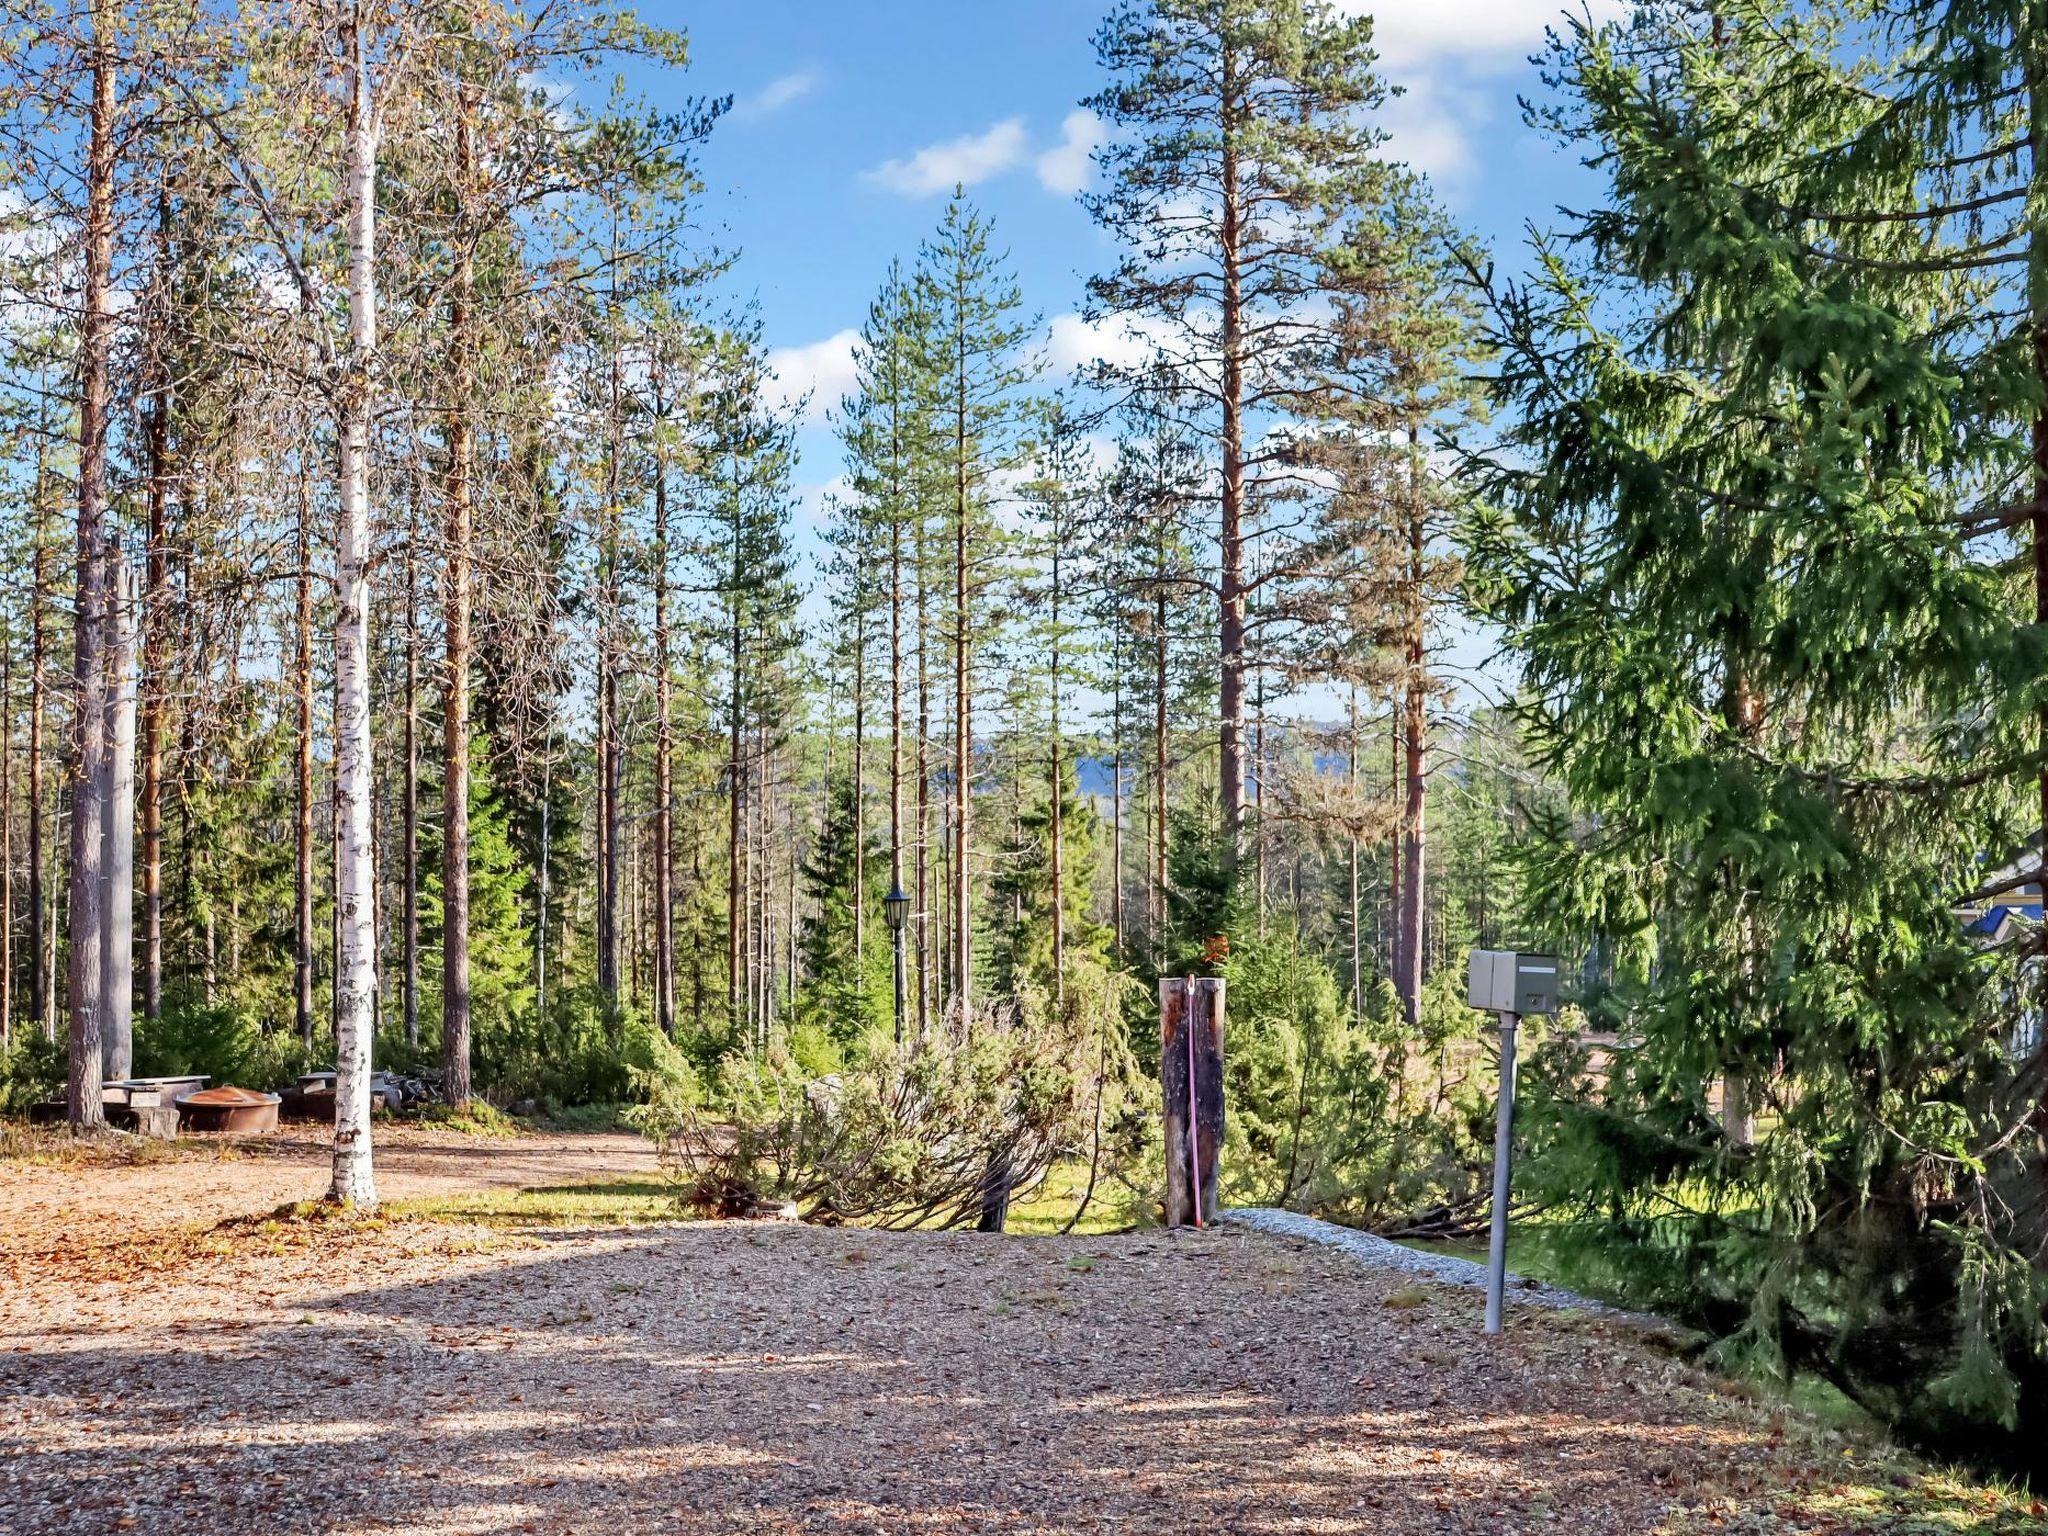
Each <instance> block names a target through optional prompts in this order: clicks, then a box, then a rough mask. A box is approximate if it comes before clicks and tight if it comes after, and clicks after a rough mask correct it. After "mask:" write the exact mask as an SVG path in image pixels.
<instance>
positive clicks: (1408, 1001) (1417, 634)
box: [1400, 425, 1429, 1030]
mask: <svg viewBox="0 0 2048 1536" xmlns="http://www.w3.org/2000/svg"><path fill="white" fill-rule="evenodd" d="M1417 437H1418V433H1417V430H1416V428H1415V427H1414V426H1413V425H1411V426H1410V427H1409V429H1408V453H1409V506H1408V614H1407V626H1406V627H1407V634H1406V637H1405V644H1404V650H1405V659H1406V662H1407V666H1406V669H1405V671H1406V676H1405V677H1404V679H1403V682H1402V690H1403V700H1402V702H1403V719H1404V728H1403V730H1402V733H1401V734H1402V746H1403V765H1402V766H1403V791H1404V793H1403V795H1402V806H1401V862H1402V865H1403V870H1402V873H1403V876H1404V884H1403V885H1402V887H1401V950H1400V954H1401V981H1400V987H1401V1002H1402V1005H1403V1007H1404V1008H1405V1009H1406V1015H1407V1021H1408V1027H1409V1029H1410V1030H1414V1029H1416V1028H1417V1027H1419V1025H1420V1023H1421V1019H1422V971H1423V953H1422V907H1423V902H1424V900H1425V898H1426V896H1427V893H1428V879H1427V873H1428V864H1427V862H1426V860H1427V854H1426V848H1425V838H1426V836H1427V829H1426V825H1425V818H1426V811H1427V805H1426V796H1427V794H1428V772H1429V756H1428V754H1429V716H1428V710H1429V669H1428V661H1427V657H1426V654H1425V649H1424V647H1425V644H1426V630H1425V623H1426V618H1427V615H1426V613H1425V610H1424V604H1425V594H1424V593H1423V590H1422V583H1423V533H1424V528H1423V521H1424V506H1423V496H1424V494H1425V492H1424V486H1423V481H1422V474H1423V468H1422V455H1421V449H1420V446H1419V444H1418V441H1417Z"/></svg>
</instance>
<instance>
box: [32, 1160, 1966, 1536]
mask: <svg viewBox="0 0 2048 1536" xmlns="http://www.w3.org/2000/svg"><path fill="white" fill-rule="evenodd" d="M472 1154H474V1155H472ZM294 1156H295V1154H291V1153H287V1154H286V1155H284V1156H283V1157H266V1158H264V1159H261V1160H246V1161H227V1162H217V1163H201V1164H189V1163H172V1164H164V1165H158V1166H154V1167H148V1168H134V1169H122V1170H107V1169H91V1168H43V1169H20V1168H14V1169H9V1170H7V1171H6V1173H5V1176H4V1177H0V1241H4V1242H6V1243H7V1244H8V1245H9V1258H8V1261H7V1264H6V1266H5V1268H6V1270H7V1279H8V1284H7V1285H6V1286H5V1288H4V1292H0V1531H5V1532H9V1533H13V1532H21V1533H31V1532H32V1533H38V1536H57V1533H64V1532H95V1533H97V1532H111V1531H128V1530H139V1531H157V1532H167V1533H168V1532H176V1533H185V1532H194V1533H197V1532H237V1533H241V1532H246V1533H251V1536H258V1533H260V1536H273V1533H284V1532H297V1531H318V1532H327V1531H365V1532H370V1531H375V1532H386V1531H405V1532H436V1533H443V1532H445V1533H454V1532H466V1533H493V1536H496V1533H514V1532H527V1531H534V1532H557V1533H566V1532H584V1533H593V1536H595V1533H603V1536H629V1533H637V1532H661V1531H675V1532H692V1533H696V1532H703V1533H712V1532H716V1533H741V1532H794V1531H805V1532H827V1531H829V1532H847V1533H853V1532H864V1533H865V1532H872V1533H890V1536H912V1533H933V1536H951V1533H965V1532H1014V1531H1037V1532H1095V1531H1102V1532H1109V1531H1115V1532H1161V1533H1164V1532H1169V1531H1171V1532H1186V1531H1199V1532H1205V1533H1240V1532H1241V1533H1276V1536H1277V1533H1303V1536H1309V1533H1330V1532H1359V1533H1366V1532H1373V1533H1405V1532H1424V1531H1427V1532H1445V1533H1451V1532H1472V1533H1480V1532H1484V1533H1487V1536H1516V1533H1522V1536H1533V1533H1538V1532H1567V1531H1568V1532H1570V1533H1572V1536H1608V1533H1612V1536H1643V1533H1650V1532H1695V1531H1697V1532H1705V1531H1710V1530H1746V1531H1794V1530H1800V1531H1823V1530H1828V1531H1843V1532H1848V1531H1862V1530H1871V1529H1878V1528H1880V1527H1879V1526H1878V1525H1877V1524H1876V1523H1874V1517H1873V1516H1872V1515H1871V1514H1870V1512H1869V1510H1868V1509H1867V1508H1864V1507H1863V1506H1856V1505H1854V1504H1853V1501H1852V1502H1851V1503H1845V1502H1843V1499H1844V1496H1845V1495H1847V1494H1848V1493H1849V1492H1850V1490H1849V1489H1848V1488H1847V1486H1846V1485H1841V1480H1842V1478H1843V1476H1844V1466H1845V1464H1846V1463H1848V1462H1849V1461H1850V1460H1851V1459H1852V1458H1853V1457H1857V1456H1861V1455H1863V1454H1864V1452H1862V1451H1860V1450H1856V1449H1855V1448H1853V1447H1848V1446H1844V1445H1842V1444H1840V1443H1836V1442H1834V1441H1832V1440H1830V1439H1829V1438H1827V1437H1825V1436H1817V1435H1816V1433H1815V1432H1814V1431H1812V1430H1810V1429H1809V1428H1808V1427H1806V1426H1805V1425H1803V1424H1802V1423H1800V1422H1799V1421H1796V1420H1794V1421H1790V1422H1789V1423H1788V1421H1787V1420H1786V1418H1785V1417H1784V1416H1783V1415H1781V1414H1776V1413H1773V1412H1772V1411H1770V1410H1768V1409H1767V1408H1764V1407H1761V1406H1758V1405H1755V1404H1752V1403H1750V1402H1748V1401H1745V1400H1742V1399H1741V1398H1739V1397H1736V1396H1731V1395H1730V1394H1729V1393H1728V1392H1727V1391H1726V1390H1725V1389H1723V1390H1720V1391H1717V1390H1716V1387H1715V1384H1714V1383H1713V1382H1711V1381H1710V1380H1708V1379H1707V1378H1705V1377H1702V1376H1700V1375H1698V1374H1697V1373H1695V1372H1693V1371H1691V1370H1690V1369H1688V1368H1685V1367H1682V1366H1679V1365H1677V1364H1675V1363H1673V1362H1672V1361H1670V1360H1668V1359H1666V1358H1663V1357H1661V1356H1659V1355H1657V1354H1656V1353H1655V1352H1654V1351H1652V1350H1651V1349H1649V1348H1648V1347H1646V1346H1645V1345H1644V1344H1643V1343H1642V1342H1641V1341H1640V1340H1639V1339H1638V1338H1637V1337H1636V1336H1635V1335H1634V1334H1633V1333H1631V1332H1630V1331H1629V1330H1627V1329H1626V1328H1625V1327H1623V1326H1621V1325H1617V1324H1615V1323H1612V1322H1609V1321H1600V1320H1593V1319H1588V1318H1579V1317H1574V1316H1572V1315H1570V1314H1565V1315H1558V1314H1546V1315H1543V1316H1541V1317H1540V1318H1533V1317H1525V1318H1521V1319H1518V1320H1517V1322H1516V1324H1515V1325H1514V1326H1513V1327H1512V1328H1511V1329H1510V1330H1509V1332H1508V1334H1507V1335H1506V1336H1505V1337H1504V1338H1503V1339H1501V1340H1498V1341H1493V1342H1490V1343H1489V1342H1486V1341H1482V1340H1481V1339H1480V1338H1479V1337H1478V1315H1479V1314H1478V1303H1477V1301H1476V1299H1475V1298H1473V1297H1471V1296H1470V1295H1469V1294H1467V1293H1461V1292H1456V1291H1451V1290H1440V1289H1429V1288H1423V1287H1419V1286H1417V1285H1416V1284H1415V1282H1414V1280H1413V1278H1412V1277H1410V1276H1405V1275H1400V1274H1390V1273H1378V1272H1375V1271H1373V1270H1370V1269H1364V1268H1361V1267H1359V1266H1358V1265H1357V1264H1356V1263H1355V1262H1353V1261H1351V1260H1349V1259H1347V1258H1346V1257H1345V1256H1343V1255H1342V1254H1338V1253H1333V1252H1331V1251H1330V1250H1328V1249H1324V1248H1315V1247H1310V1246H1307V1245H1303V1244H1299V1243H1296V1242H1293V1241H1291V1240H1288V1239H1285V1238H1280V1237H1274V1236H1270V1235H1263V1234H1257V1233H1252V1232H1247V1231H1244V1230H1242V1229H1226V1230H1221V1231H1211V1232H1205V1233H1188V1234H1180V1235H1168V1234H1164V1233H1158V1232H1153V1233H1139V1234H1132V1235H1128V1236H1121V1237H1114V1238H1085V1239H1082V1238H1074V1239H1055V1238H999V1237H997V1238H991V1237H978V1236H972V1235H966V1234H960V1235H937V1234H918V1233H906V1234H881V1233H874V1232H868V1231H861V1230H852V1229H836V1230H834V1229H822V1228H806V1227H799V1226H791V1225H777V1224H739V1223H726V1224H718V1225H681V1224H678V1225H658V1226H643V1227H635V1228H612V1229H603V1230H549V1231H544V1232H540V1233H533V1232H529V1231H518V1232H507V1231H504V1230H495V1229H484V1228H479V1227H473V1226H467V1225H460V1224H450V1223H444V1222H433V1221H425V1220H414V1221H397V1222H392V1223H388V1224H382V1225H370V1226H336V1225H318V1224H304V1223H285V1224H283V1225H282V1226H281V1227H277V1228H266V1227H264V1226H262V1225H251V1224H230V1225H229V1226H227V1227H224V1228H218V1229H216V1230H214V1231H212V1232H211V1233H194V1232H192V1231H190V1230H182V1229H180V1228H178V1227H177V1226H176V1225H175V1224H174V1223H173V1222H171V1221H170V1220H169V1214H170V1213H176V1212H178V1211H180V1210H182V1209H188V1208H187V1207H185V1206H184V1205H183V1201H184V1200H185V1198H186V1196H187V1195H188V1193H190V1192H191V1191H193V1190H194V1189H196V1190H197V1191H198V1193H199V1195H200V1199H201V1206H202V1217H203V1218H204V1219H208V1220H210V1219H213V1218H214V1216H215V1214H216V1213H220V1212H224V1211H226V1210H228V1209H231V1208H238V1209H240V1210H242V1211H260V1210H263V1209H265V1208H267V1207H268V1206H270V1205H273V1204H274V1203H275V1201H276V1198H277V1197H278V1193H279V1190H280V1189H281V1188H283V1189H285V1190H286V1192H287V1195H290V1194H291V1193H294V1192H296V1193H311V1192H313V1190H315V1189H317V1188H318V1184H319V1180H318V1177H317V1174H318V1167H317V1162H316V1161H313V1159H316V1158H317V1148H316V1149H309V1150H306V1151H303V1152H301V1153H299V1154H296V1157H297V1160H296V1161H294ZM387 1156H388V1159H389V1160H388V1162H387V1166H386V1170H385V1175H384V1179H385V1187H386V1188H387V1189H388V1190H390V1191H392V1192H393V1193H397V1192H399V1191H401V1190H403V1189H406V1188H408V1187H411V1188H415V1189H418V1188H420V1187H422V1186H430V1187H432V1188H435V1189H440V1188H445V1187H446V1186H447V1183H448V1181H450V1180H454V1181H458V1182H459V1181H461V1180H464V1179H467V1180H471V1181H476V1180H483V1181H503V1180H505V1179H508V1178H511V1179H527V1180H536V1179H544V1180H547V1181H550V1182H552V1181H555V1180H556V1179H558V1178H559V1177H560V1173H561V1169H562V1168H563V1167H565V1166H567V1167H571V1168H576V1169H580V1170H582V1171H583V1174H584V1176H586V1177H596V1176H598V1175H599V1174H601V1173H605V1172H618V1171H624V1172H632V1171H635V1170H637V1169H644V1167H645V1162H644V1154H642V1153H641V1152H640V1151H639V1150H638V1149H637V1148H635V1147H633V1146H632V1145H631V1144H630V1143H625V1142H623V1141H620V1140H611V1139H597V1138H555V1139H553V1140H552V1141H551V1142H537V1141H528V1142H521V1143H489V1142H468V1143H466V1144H460V1145H452V1146H440V1145H438V1144H430V1145H427V1146H424V1147H415V1148H413V1149H411V1150H409V1151H408V1150H406V1149H402V1148H396V1147H394V1148H392V1149H390V1150H389V1152H388V1153H387ZM636 1159H638V1161H637V1162H636V1161H635V1160H636ZM111 1175H118V1176H111ZM309 1180H310V1181H311V1182H310V1184H308V1181H309ZM408 1181H414V1182H413V1183H412V1184H410V1185H408ZM301 1186H306V1187H305V1188H301ZM110 1193H111V1194H112V1195H114V1196H115V1197H117V1198H118V1200H119V1201H120V1203H121V1205H122V1207H123V1208H125V1209H133V1208H134V1207H135V1206H136V1205H137V1203H138V1202H139V1203H141V1204H143V1205H146V1206H147V1207H148V1208H149V1209H150V1210H151V1211H152V1212H155V1213H156V1216H155V1220H154V1223H153V1225H151V1226H150V1227H149V1229H148V1230H146V1231H144V1232H143V1233H142V1234H141V1235H140V1236H137V1237H134V1238H132V1239H127V1240H123V1239H120V1238H119V1237H118V1235H110V1234H109V1231H108V1225H109V1224H108V1222H107V1219H106V1207H107V1201H108V1199H109V1197H110ZM25 1240H26V1246H25V1247H24V1246H22V1245H23V1243H24V1241H25ZM1888 1475H1890V1474H1888ZM1896 1475H1897V1476H1898V1477H1900V1478H1905V1477H1907V1476H1909V1475H1910V1476H1917V1474H1908V1473H1903V1472H1902V1473H1899V1474H1896ZM1838 1485H1839V1486H1838ZM1857 1509H1862V1512H1861V1513H1856V1512H1855V1511H1856V1510H1857ZM1997 1528H1998V1529H2005V1528H2006V1527H2005V1526H2003V1525H2000V1526H1998V1527H1997ZM1955 1529H1957V1530H1986V1531H1988V1530H1991V1529H1993V1527H1992V1526H1990V1525H1983V1526H1976V1525H1969V1524H1964V1525H1958V1526H1956V1527H1955Z"/></svg>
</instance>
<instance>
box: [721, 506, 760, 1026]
mask: <svg viewBox="0 0 2048 1536" xmlns="http://www.w3.org/2000/svg"><path fill="white" fill-rule="evenodd" d="M734 516H735V518H737V516H738V513H737V511H735V513H734ZM732 558H733V588H732V591H733V596H732V599H731V602H730V605H729V608H730V613H729V630H730V640H731V645H732V674H731V680H730V690H729V693H728V696H727V701H726V707H727V712H728V714H727V722H726V728H727V747H726V760H725V874H726V879H725V987H726V1009H727V1017H728V1019H729V1021H730V1024H731V1028H732V1031H733V1037H734V1038H735V1039H738V1037H739V1031H740V1026H741V1023H742V1021H744V1022H745V1024H746V1027H747V1034H748V1039H749V1041H750V1042H751V1040H752V1037H753V1014H752V1012H751V1009H750V1008H749V1007H748V999H749V998H750V997H751V993H750V992H749V990H748V987H747V964H746V958H745V957H746V954H747V948H746V926H745V925H746V922H747V920H748V919H747V912H748V908H747V900H746V895H747V893H746V882H747V861H746V850H745V847H744V842H745V839H744V838H743V837H742V835H741V834H742V832H743V830H744V829H743V827H742V824H741V815H742V811H743V808H744V806H743V802H744V799H745V789H746V785H745V777H746V765H745V764H744V763H743V762H742V761H741V758H740V738H741V722H740V709H741V705H742V703H743V702H744V692H743V685H742V684H743V673H742V670H741V669H742V668H743V667H744V665H745V658H744V655H743V653H742V650H741V645H742V639H741V632H740V608H739V590H740V588H739V580H740V558H741V556H740V546H739V529H738V527H737V525H735V527H734V529H733V550H732Z"/></svg>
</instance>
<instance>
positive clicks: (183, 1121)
mask: <svg viewBox="0 0 2048 1536" xmlns="http://www.w3.org/2000/svg"><path fill="white" fill-rule="evenodd" d="M278 1102H279V1101H278V1096H277V1095H276V1094H274V1093H251V1092H249V1091H248V1090H247V1089H243V1088H210V1089H208V1090H206V1091H205V1092H203V1093H181V1094H179V1095H178V1100H177V1103H178V1121H179V1125H180V1126H181V1128H182V1129H184V1130H188V1131H222V1132H228V1133H232V1134H240V1135H258V1134H261V1133H262V1132H265V1131H274V1130H276V1129H277V1106H278Z"/></svg>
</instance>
